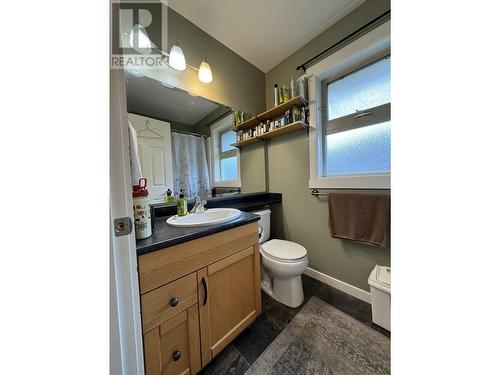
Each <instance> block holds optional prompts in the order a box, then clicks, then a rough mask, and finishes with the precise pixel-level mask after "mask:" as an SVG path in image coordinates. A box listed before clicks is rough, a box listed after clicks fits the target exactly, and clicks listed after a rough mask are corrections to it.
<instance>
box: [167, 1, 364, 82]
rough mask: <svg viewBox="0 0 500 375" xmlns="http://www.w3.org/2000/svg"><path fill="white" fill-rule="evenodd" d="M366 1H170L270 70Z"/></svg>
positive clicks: (206, 29)
mask: <svg viewBox="0 0 500 375" xmlns="http://www.w3.org/2000/svg"><path fill="white" fill-rule="evenodd" d="M364 1H365V0H307V1H306V0H251V1H250V0H210V1H200V0H168V6H169V7H171V8H172V9H174V10H175V11H176V12H177V13H180V14H181V15H182V16H184V17H185V18H187V19H188V20H190V21H191V22H193V23H194V24H195V25H197V26H198V27H200V28H201V29H202V30H204V31H205V32H206V33H208V34H210V35H211V36H212V37H214V38H215V39H217V40H218V41H220V42H221V43H223V44H224V45H226V46H227V47H229V48H230V49H232V50H233V51H234V52H236V53H237V54H238V55H240V56H241V57H243V58H244V59H246V60H248V61H249V62H251V63H252V64H253V65H255V66H256V67H257V68H259V69H260V70H262V71H263V72H264V73H266V72H268V71H269V70H270V69H272V68H274V67H275V66H276V65H277V64H278V63H280V62H281V61H283V60H284V59H285V58H286V57H288V56H290V55H291V54H292V53H293V52H295V51H297V50H298V49H299V48H300V47H302V46H303V45H305V44H306V43H307V42H309V41H310V40H311V39H313V38H314V37H316V36H318V35H319V34H321V33H322V32H323V31H324V30H326V29H327V28H328V27H330V26H331V25H333V24H334V23H335V22H336V21H338V20H339V19H340V18H342V17H343V16H345V15H346V14H347V13H349V12H350V11H352V10H353V9H354V8H356V7H357V6H359V5H360V4H361V3H363V2H364ZM208 58H209V60H210V56H209V57H208Z"/></svg>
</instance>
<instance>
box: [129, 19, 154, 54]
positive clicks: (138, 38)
mask: <svg viewBox="0 0 500 375" xmlns="http://www.w3.org/2000/svg"><path fill="white" fill-rule="evenodd" d="M129 42H130V46H131V47H132V48H133V49H135V50H136V51H137V52H139V53H141V54H143V55H149V54H150V53H151V40H149V36H148V32H147V31H146V29H145V28H144V27H143V26H142V25H140V24H136V25H134V27H133V28H132V30H131V31H130V41H129Z"/></svg>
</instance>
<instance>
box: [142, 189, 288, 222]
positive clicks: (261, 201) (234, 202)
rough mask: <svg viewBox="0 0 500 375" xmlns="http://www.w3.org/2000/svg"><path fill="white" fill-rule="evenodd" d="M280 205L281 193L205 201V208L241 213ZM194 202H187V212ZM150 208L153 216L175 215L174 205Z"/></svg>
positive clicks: (246, 194) (245, 195)
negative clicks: (238, 211)
mask: <svg viewBox="0 0 500 375" xmlns="http://www.w3.org/2000/svg"><path fill="white" fill-rule="evenodd" d="M275 203H281V193H269V192H258V193H240V194H231V195H227V196H220V197H214V198H212V197H211V198H208V199H207V205H206V206H205V207H206V208H225V207H231V208H237V209H238V210H241V211H252V210H256V209H258V208H261V207H264V206H268V205H270V204H275ZM193 204H194V201H193V200H189V201H188V210H190V209H191V207H193ZM151 207H152V208H153V210H154V216H156V217H160V216H171V215H175V214H176V213H177V206H176V204H175V203H156V204H152V205H151Z"/></svg>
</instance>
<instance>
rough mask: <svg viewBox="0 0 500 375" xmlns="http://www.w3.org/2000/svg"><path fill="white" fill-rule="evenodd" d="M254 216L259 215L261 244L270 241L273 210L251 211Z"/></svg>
mask: <svg viewBox="0 0 500 375" xmlns="http://www.w3.org/2000/svg"><path fill="white" fill-rule="evenodd" d="M251 213H252V214H255V215H259V216H260V219H259V225H260V227H259V233H260V237H259V243H262V242H265V241H267V240H268V239H269V234H270V233H271V210H270V209H264V210H258V211H251Z"/></svg>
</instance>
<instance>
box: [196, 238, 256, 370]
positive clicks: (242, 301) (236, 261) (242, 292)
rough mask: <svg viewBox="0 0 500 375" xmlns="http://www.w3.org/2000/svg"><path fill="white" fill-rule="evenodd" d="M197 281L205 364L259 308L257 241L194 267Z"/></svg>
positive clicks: (253, 316)
mask: <svg viewBox="0 0 500 375" xmlns="http://www.w3.org/2000/svg"><path fill="white" fill-rule="evenodd" d="M198 281H199V284H198V291H199V293H200V295H199V298H198V303H199V306H200V331H201V351H202V363H203V366H205V365H206V364H207V363H208V362H209V361H210V360H211V359H212V358H213V357H215V356H216V355H217V354H218V353H219V352H220V351H221V350H222V349H223V348H224V347H225V346H226V345H227V344H228V343H230V342H231V341H232V340H233V339H234V338H235V337H236V336H237V335H238V334H239V333H240V332H241V331H243V330H244V329H245V328H246V327H248V326H249V325H250V324H251V323H252V322H253V321H254V320H255V318H256V316H257V315H259V314H260V312H261V301H260V258H259V247H258V245H255V246H252V247H249V248H247V249H245V250H242V251H240V252H238V253H236V254H234V255H231V256H230V257H227V258H224V259H222V260H220V261H218V262H216V263H213V264H211V265H209V266H208V267H206V268H204V269H202V270H200V271H198Z"/></svg>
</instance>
